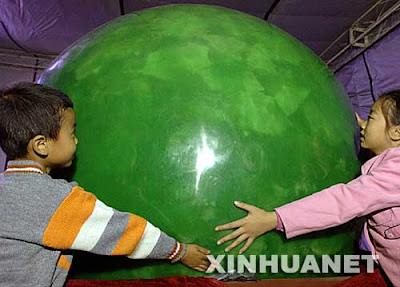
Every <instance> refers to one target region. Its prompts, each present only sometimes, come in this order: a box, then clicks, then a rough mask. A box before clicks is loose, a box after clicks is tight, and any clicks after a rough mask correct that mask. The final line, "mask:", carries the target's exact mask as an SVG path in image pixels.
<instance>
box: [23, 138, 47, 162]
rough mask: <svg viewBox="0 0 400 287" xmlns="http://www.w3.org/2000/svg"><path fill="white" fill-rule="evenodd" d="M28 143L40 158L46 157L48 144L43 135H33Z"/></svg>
mask: <svg viewBox="0 0 400 287" xmlns="http://www.w3.org/2000/svg"><path fill="white" fill-rule="evenodd" d="M29 145H30V148H31V149H32V151H33V152H34V153H35V154H36V155H38V156H40V157H41V158H46V157H47V156H48V155H49V145H48V142H47V139H46V137H45V136H44V135H37V136H35V137H34V138H33V139H31V140H30V142H29ZM28 150H29V149H28Z"/></svg>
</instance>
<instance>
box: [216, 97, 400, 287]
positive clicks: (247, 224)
mask: <svg viewBox="0 0 400 287" xmlns="http://www.w3.org/2000/svg"><path fill="white" fill-rule="evenodd" d="M356 117H357V121H358V124H359V125H360V128H361V147H363V148H365V149H368V150H370V151H371V152H372V153H374V154H375V155H376V156H375V157H373V158H371V159H370V160H369V161H367V162H366V163H365V164H364V165H363V166H362V168H361V173H362V175H361V176H360V177H358V178H356V179H354V180H352V181H350V182H349V183H347V184H342V183H340V184H336V185H333V186H331V187H329V188H327V189H324V190H322V191H320V192H317V193H314V194H312V195H310V196H307V197H305V198H303V199H300V200H297V201H294V202H292V203H289V204H286V205H284V206H281V207H279V208H276V209H275V212H267V211H264V210H263V209H260V208H257V207H255V206H252V205H249V204H245V203H242V202H238V201H235V205H236V206H237V207H239V208H242V209H244V210H246V211H248V212H249V213H248V215H247V216H246V217H244V218H242V219H239V220H237V221H234V222H231V223H228V224H224V225H221V226H218V227H216V230H217V231H219V230H226V229H233V228H235V229H236V230H234V231H233V232H231V233H230V234H228V235H226V236H225V237H223V238H221V239H220V240H219V241H218V242H217V244H218V245H219V244H222V243H224V242H227V241H229V240H231V239H234V238H236V240H235V241H234V242H233V243H231V244H230V245H229V246H228V247H227V248H226V249H225V250H226V251H229V250H231V249H232V248H234V247H236V246H237V245H239V244H240V243H241V242H243V241H245V240H247V242H246V244H245V245H244V246H243V247H242V248H241V249H240V251H239V253H240V254H241V253H243V252H244V251H245V250H246V249H247V248H248V247H249V246H250V245H251V244H252V242H253V241H254V240H255V239H256V238H257V237H258V236H260V235H262V234H264V233H266V232H268V231H270V230H273V229H277V230H280V231H284V232H285V234H286V237H287V238H292V237H295V236H298V235H301V234H305V233H308V232H312V231H316V230H320V229H325V228H329V227H332V226H337V225H340V224H343V223H345V222H347V221H349V220H351V219H353V218H355V217H360V216H366V222H365V225H364V231H363V234H362V236H361V241H360V242H361V244H360V247H361V248H362V249H364V250H369V251H371V252H372V254H374V255H378V256H379V264H380V266H381V267H382V269H383V271H384V272H385V274H386V275H387V277H388V278H389V279H390V281H391V282H392V283H393V284H394V285H395V286H400V148H398V147H399V146H400V90H397V91H392V92H389V93H387V94H384V95H382V96H381V97H380V98H379V99H378V100H377V101H376V102H375V104H374V105H373V107H372V109H371V112H370V115H369V117H368V119H367V120H366V121H364V120H362V119H361V118H360V117H359V116H358V114H356Z"/></svg>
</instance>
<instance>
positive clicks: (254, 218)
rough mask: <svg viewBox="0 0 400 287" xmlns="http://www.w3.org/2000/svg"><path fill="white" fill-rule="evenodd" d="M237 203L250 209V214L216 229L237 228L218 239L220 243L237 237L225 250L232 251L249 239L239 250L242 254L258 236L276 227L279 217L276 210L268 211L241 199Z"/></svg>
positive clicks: (242, 207)
mask: <svg viewBox="0 0 400 287" xmlns="http://www.w3.org/2000/svg"><path fill="white" fill-rule="evenodd" d="M235 205H236V206H237V207H239V208H241V209H244V210H246V211H248V212H249V214H248V215H247V216H246V217H243V218H242V219H239V220H236V221H233V222H230V223H227V224H224V225H220V226H217V227H216V228H215V230H217V231H220V230H226V229H233V228H236V230H235V231H233V232H231V233H230V234H228V235H226V236H225V237H223V238H221V239H220V240H218V242H217V244H218V245H220V244H222V243H224V242H227V241H229V240H231V239H234V238H237V239H236V240H235V241H234V242H233V243H231V245H229V246H228V247H227V248H225V251H230V250H231V249H232V248H235V247H236V246H238V245H239V244H240V243H242V242H243V241H245V240H246V239H247V242H246V244H245V245H244V246H243V247H242V248H241V249H240V251H239V254H242V253H243V252H244V251H246V250H247V248H249V247H250V245H251V244H252V243H253V241H254V240H255V239H256V238H257V237H258V236H260V235H262V234H264V233H266V232H268V231H270V230H272V229H276V227H277V224H278V219H277V216H276V213H275V212H267V211H265V210H263V209H261V208H258V207H255V206H253V205H250V204H246V203H243V202H239V201H235Z"/></svg>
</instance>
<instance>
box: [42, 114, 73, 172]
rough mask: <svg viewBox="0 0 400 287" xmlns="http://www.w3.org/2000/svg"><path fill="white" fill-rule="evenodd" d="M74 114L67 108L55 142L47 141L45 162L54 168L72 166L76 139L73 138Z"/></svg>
mask: <svg viewBox="0 0 400 287" xmlns="http://www.w3.org/2000/svg"><path fill="white" fill-rule="evenodd" d="M75 125H76V124H75V113H74V110H73V109H71V108H68V109H66V110H65V112H64V117H63V120H62V122H61V129H60V132H59V134H58V138H57V139H56V140H50V141H49V154H48V157H47V161H48V162H49V163H50V164H51V166H54V167H69V166H71V164H72V160H73V158H74V154H75V151H76V145H77V144H78V139H77V138H76V136H75Z"/></svg>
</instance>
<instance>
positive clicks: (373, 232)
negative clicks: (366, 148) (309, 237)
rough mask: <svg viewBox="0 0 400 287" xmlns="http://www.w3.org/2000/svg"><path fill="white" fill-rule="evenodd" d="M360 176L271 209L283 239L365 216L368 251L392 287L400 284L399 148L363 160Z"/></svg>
mask: <svg viewBox="0 0 400 287" xmlns="http://www.w3.org/2000/svg"><path fill="white" fill-rule="evenodd" d="M361 173H362V174H361V176H359V177H358V178H356V179H354V180H352V181H350V182H349V183H347V184H342V183H340V184H336V185H333V186H331V187H329V188H326V189H324V190H322V191H320V192H317V193H314V194H312V195H310V196H308V197H305V198H303V199H300V200H297V201H294V202H292V203H289V204H286V205H283V206H281V207H279V208H277V209H276V211H277V212H278V213H279V215H280V217H281V219H282V222H283V225H284V228H285V233H286V237H287V238H292V237H294V236H298V235H301V234H305V233H308V232H312V231H316V230H321V229H325V228H329V227H332V226H337V225H340V224H342V223H345V222H347V221H349V220H351V219H353V218H355V217H359V216H363V215H366V218H367V221H366V224H365V226H364V228H366V229H367V230H368V232H366V236H367V240H368V241H369V242H370V245H371V248H372V253H373V254H376V255H378V256H379V260H378V261H379V264H380V265H381V267H382V269H383V270H384V271H385V273H386V275H387V276H388V277H389V279H390V280H391V281H392V283H393V285H394V286H400V148H391V149H387V150H385V151H384V152H383V153H382V154H380V155H379V156H376V157H374V158H372V159H370V160H369V161H367V162H366V163H365V164H364V165H363V166H362V168H361Z"/></svg>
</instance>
